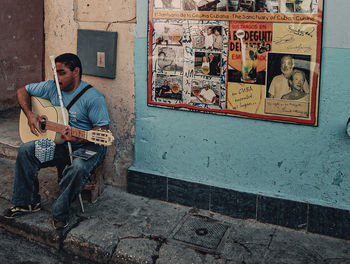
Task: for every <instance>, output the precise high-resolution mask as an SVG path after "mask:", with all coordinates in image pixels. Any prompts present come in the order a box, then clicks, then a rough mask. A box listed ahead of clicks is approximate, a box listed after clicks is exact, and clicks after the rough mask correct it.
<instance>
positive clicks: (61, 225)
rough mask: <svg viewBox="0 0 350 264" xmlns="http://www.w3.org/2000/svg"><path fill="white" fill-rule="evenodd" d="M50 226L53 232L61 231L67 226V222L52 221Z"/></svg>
mask: <svg viewBox="0 0 350 264" xmlns="http://www.w3.org/2000/svg"><path fill="white" fill-rule="evenodd" d="M52 226H53V228H54V229H55V230H62V229H65V228H66V227H67V226H68V221H59V220H55V219H52Z"/></svg>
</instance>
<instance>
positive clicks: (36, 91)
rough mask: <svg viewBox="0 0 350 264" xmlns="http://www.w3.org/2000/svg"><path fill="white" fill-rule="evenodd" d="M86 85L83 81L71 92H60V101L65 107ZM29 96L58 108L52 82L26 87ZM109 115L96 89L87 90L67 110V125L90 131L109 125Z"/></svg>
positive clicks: (57, 100) (54, 85) (55, 89)
mask: <svg viewBox="0 0 350 264" xmlns="http://www.w3.org/2000/svg"><path fill="white" fill-rule="evenodd" d="M87 85H88V84H87V83H86V82H84V81H81V82H80V85H79V87H78V88H77V89H75V90H74V91H73V92H70V93H68V92H64V91H61V94H62V101H63V105H64V107H66V106H67V105H68V104H69V103H70V101H71V100H72V99H73V98H74V96H75V95H76V94H78V93H79V92H80V91H81V90H82V89H84V87H85V86H87ZM26 90H27V92H28V93H29V94H30V95H31V96H36V97H42V98H44V99H47V100H49V101H50V102H51V103H52V105H53V106H60V101H59V97H58V93H57V88H56V84H55V82H54V81H44V82H39V83H31V84H28V85H26ZM109 121H110V119H109V115H108V110H107V105H106V100H105V97H104V95H103V94H102V93H100V92H99V91H98V90H97V89H96V88H94V87H92V88H90V89H88V90H87V91H86V92H85V93H84V94H83V95H82V96H81V97H80V98H79V99H78V100H77V101H76V102H75V103H74V104H73V105H72V107H71V108H70V109H69V125H70V126H71V127H75V128H79V129H83V130H91V129H92V128H93V127H95V126H105V125H107V124H109Z"/></svg>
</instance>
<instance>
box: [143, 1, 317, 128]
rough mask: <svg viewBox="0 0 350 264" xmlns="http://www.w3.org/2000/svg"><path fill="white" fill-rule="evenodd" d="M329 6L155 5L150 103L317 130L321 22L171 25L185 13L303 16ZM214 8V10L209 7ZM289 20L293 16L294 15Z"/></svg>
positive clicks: (255, 3)
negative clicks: (165, 13) (160, 13)
mask: <svg viewBox="0 0 350 264" xmlns="http://www.w3.org/2000/svg"><path fill="white" fill-rule="evenodd" d="M320 1H321V0H240V1H238V0H237V1H230V0H216V1H209V0H200V1H195V0H190V1H188V0H154V2H153V5H151V6H150V8H152V9H153V10H157V9H165V10H169V18H165V19H154V18H153V19H150V25H151V27H150V31H149V32H150V35H149V36H150V38H149V63H150V68H149V69H150V71H149V100H148V104H149V105H155V106H157V105H159V106H162V107H167V106H169V107H178V108H185V109H184V110H186V108H187V109H189V110H190V109H195V110H199V111H208V112H213V113H223V114H228V115H236V113H238V114H237V115H238V116H240V115H243V116H244V115H246V116H249V117H253V118H261V119H271V120H274V121H279V120H282V121H291V122H294V123H305V124H316V122H317V120H316V119H317V116H316V114H317V112H318V109H317V104H316V100H317V98H318V90H319V87H318V85H319V83H318V78H319V72H318V70H317V69H318V68H319V67H318V65H319V63H320V48H319V47H320V39H321V38H320V36H321V34H320V32H321V23H320V22H319V21H318V22H315V23H310V22H307V23H306V22H305V23H300V22H299V21H293V20H292V19H294V17H293V15H291V16H290V17H291V21H287V22H284V21H281V22H279V23H276V22H275V21H271V22H269V21H258V20H257V21H254V20H249V21H247V20H244V19H243V20H242V21H224V20H214V19H212V20H204V19H190V20H186V19H171V14H172V13H173V12H181V11H183V10H192V9H191V8H193V10H195V11H196V12H198V11H201V10H204V11H208V10H209V11H211V12H213V11H215V12H217V11H226V12H227V11H228V10H229V12H240V11H242V10H243V11H242V12H270V13H271V14H270V15H272V13H276V12H277V13H278V12H286V13H288V12H300V13H301V15H307V14H309V15H311V14H313V12H316V11H315V10H322V8H321V6H320ZM205 8H208V9H205ZM287 16H288V15H287Z"/></svg>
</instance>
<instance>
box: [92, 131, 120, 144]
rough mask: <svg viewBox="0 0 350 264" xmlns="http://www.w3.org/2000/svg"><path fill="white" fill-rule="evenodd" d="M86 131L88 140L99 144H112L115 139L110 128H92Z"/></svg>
mask: <svg viewBox="0 0 350 264" xmlns="http://www.w3.org/2000/svg"><path fill="white" fill-rule="evenodd" d="M86 133H87V136H86V139H87V140H88V141H90V142H93V143H96V144H99V145H103V146H110V145H112V143H113V141H114V137H113V135H112V133H111V131H109V130H90V131H86Z"/></svg>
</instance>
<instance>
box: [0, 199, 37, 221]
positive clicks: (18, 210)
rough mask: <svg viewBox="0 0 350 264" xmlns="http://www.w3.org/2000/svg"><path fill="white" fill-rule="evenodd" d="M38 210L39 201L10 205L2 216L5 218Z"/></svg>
mask: <svg viewBox="0 0 350 264" xmlns="http://www.w3.org/2000/svg"><path fill="white" fill-rule="evenodd" d="M40 210H41V204H40V203H37V204H31V205H26V206H12V207H10V208H8V209H6V210H5V211H4V213H3V216H4V217H5V218H8V219H12V218H15V217H17V216H20V215H24V214H28V213H34V212H38V211H40Z"/></svg>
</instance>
